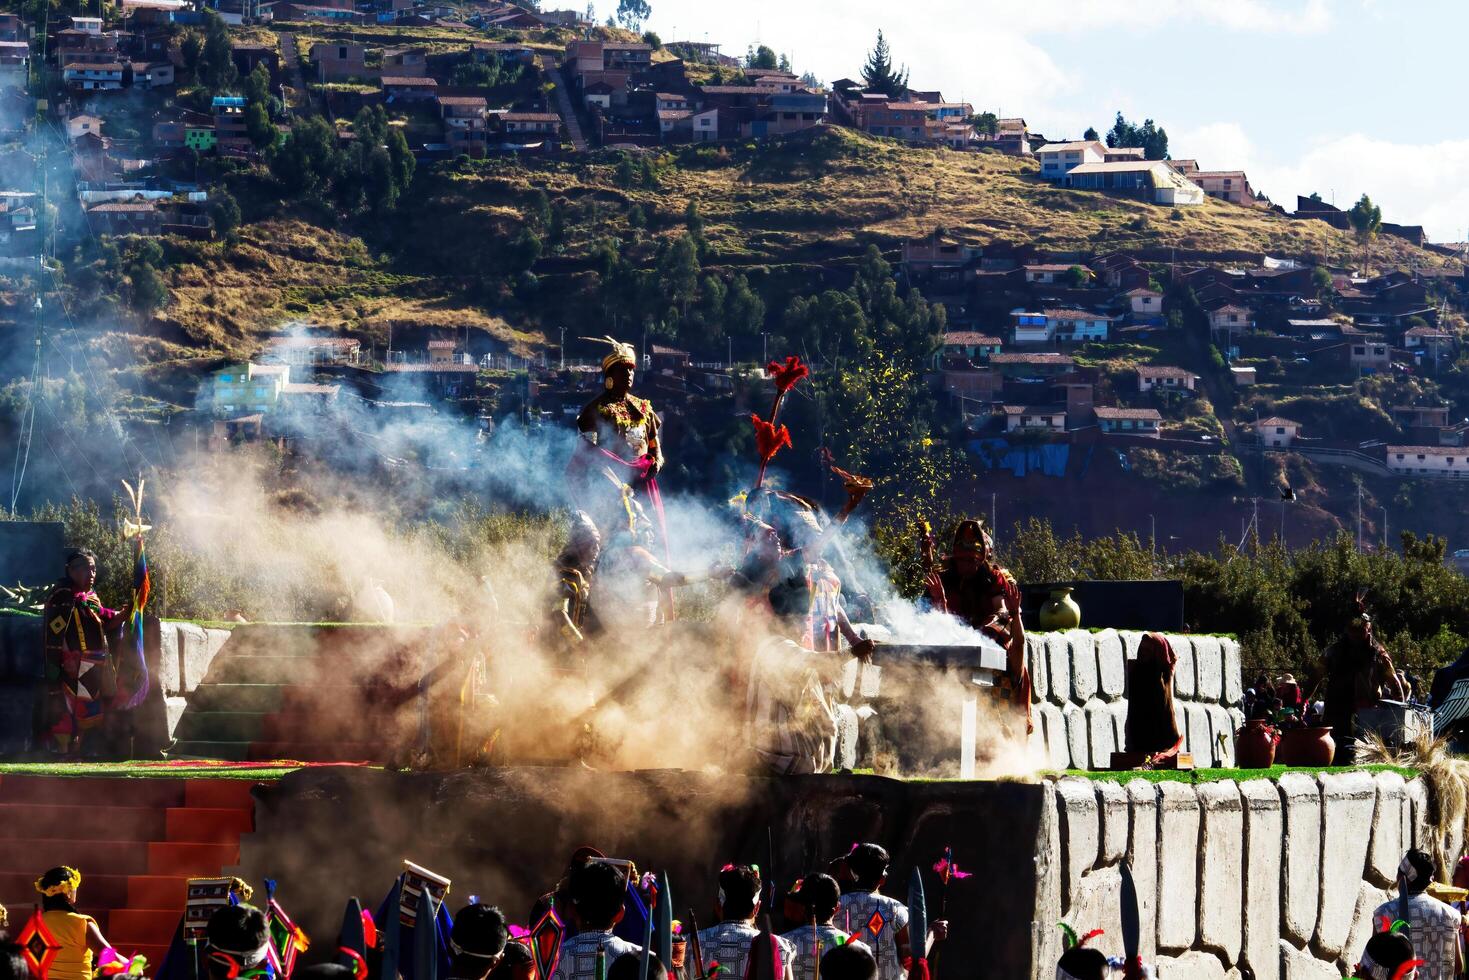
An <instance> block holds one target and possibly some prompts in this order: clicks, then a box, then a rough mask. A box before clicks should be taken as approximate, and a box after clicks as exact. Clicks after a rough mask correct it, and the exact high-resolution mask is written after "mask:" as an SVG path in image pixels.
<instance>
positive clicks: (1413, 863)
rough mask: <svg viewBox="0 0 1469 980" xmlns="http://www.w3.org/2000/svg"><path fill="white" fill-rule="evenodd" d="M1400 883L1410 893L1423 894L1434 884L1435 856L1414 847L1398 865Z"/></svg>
mask: <svg viewBox="0 0 1469 980" xmlns="http://www.w3.org/2000/svg"><path fill="white" fill-rule="evenodd" d="M1398 884H1399V885H1400V886H1401V887H1402V889H1403V891H1405V892H1407V893H1408V894H1409V895H1421V894H1422V893H1423V892H1425V891H1427V889H1428V886H1429V885H1431V884H1433V858H1431V857H1429V856H1428V855H1427V853H1425V852H1424V851H1420V850H1419V849H1418V848H1416V847H1415V848H1413V849H1412V850H1411V851H1409V852H1408V853H1407V854H1404V855H1403V861H1402V863H1401V864H1399V865H1398Z"/></svg>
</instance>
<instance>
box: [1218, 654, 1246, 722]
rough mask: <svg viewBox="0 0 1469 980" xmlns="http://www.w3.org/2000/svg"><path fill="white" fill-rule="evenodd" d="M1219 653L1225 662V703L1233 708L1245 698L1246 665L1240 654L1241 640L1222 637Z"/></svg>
mask: <svg viewBox="0 0 1469 980" xmlns="http://www.w3.org/2000/svg"><path fill="white" fill-rule="evenodd" d="M1219 653H1220V656H1221V657H1222V658H1223V662H1224V703H1225V704H1226V705H1228V706H1230V707H1231V708H1232V707H1234V706H1235V705H1237V704H1240V703H1241V702H1243V701H1244V699H1245V678H1244V665H1243V663H1242V662H1241V660H1240V656H1239V641H1238V640H1231V639H1228V638H1224V639H1221V640H1220V641H1219Z"/></svg>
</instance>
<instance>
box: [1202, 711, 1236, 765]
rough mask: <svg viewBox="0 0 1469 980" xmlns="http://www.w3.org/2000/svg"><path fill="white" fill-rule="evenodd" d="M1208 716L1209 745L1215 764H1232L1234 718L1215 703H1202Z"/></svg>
mask: <svg viewBox="0 0 1469 980" xmlns="http://www.w3.org/2000/svg"><path fill="white" fill-rule="evenodd" d="M1204 712H1205V713H1206V714H1207V715H1208V716H1209V746H1210V749H1211V750H1212V751H1213V754H1214V756H1213V757H1214V764H1215V765H1216V766H1233V765H1234V719H1233V718H1231V717H1229V709H1227V708H1225V707H1223V706H1222V705H1217V704H1206V705H1204Z"/></svg>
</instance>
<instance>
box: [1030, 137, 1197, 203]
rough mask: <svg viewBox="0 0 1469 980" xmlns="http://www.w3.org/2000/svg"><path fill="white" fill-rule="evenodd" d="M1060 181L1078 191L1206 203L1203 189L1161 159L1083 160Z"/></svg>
mask: <svg viewBox="0 0 1469 980" xmlns="http://www.w3.org/2000/svg"><path fill="white" fill-rule="evenodd" d="M1042 149H1044V147H1043V148H1042ZM1061 182H1062V184H1064V185H1065V186H1066V187H1074V188H1076V189H1078V190H1087V191H1109V192H1111V193H1115V194H1126V195H1128V196H1131V197H1139V198H1142V199H1143V200H1145V201H1151V202H1152V203H1154V204H1162V205H1164V206H1170V205H1171V206H1173V207H1179V206H1182V205H1194V204H1203V203H1204V191H1203V189H1202V188H1200V187H1199V186H1198V185H1197V184H1194V183H1192V182H1191V181H1190V180H1189V179H1188V178H1187V177H1184V176H1183V175H1181V174H1179V173H1178V171H1176V170H1174V169H1173V168H1172V167H1170V166H1168V165H1167V164H1166V163H1164V162H1162V161H1161V160H1139V161H1131V162H1118V163H1083V164H1080V165H1078V166H1075V167H1072V168H1070V169H1069V170H1067V171H1066V173H1065V174H1064V175H1062V177H1061Z"/></svg>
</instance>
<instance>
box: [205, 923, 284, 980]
mask: <svg viewBox="0 0 1469 980" xmlns="http://www.w3.org/2000/svg"><path fill="white" fill-rule="evenodd" d="M206 934H207V937H208V939H207V944H206V946H205V950H204V962H205V964H207V968H208V972H209V976H210V978H211V980H252V978H256V977H268V978H274V977H275V976H276V973H275V969H274V967H273V966H272V964H271V957H270V927H269V925H268V923H267V922H266V920H265V913H264V912H262V911H260V910H259V909H257V908H255V907H254V906H253V905H226V906H224V907H223V908H220V909H219V910H218V911H216V912H215V913H214V914H213V915H212V916H210V917H209V925H208V927H207V931H206Z"/></svg>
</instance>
